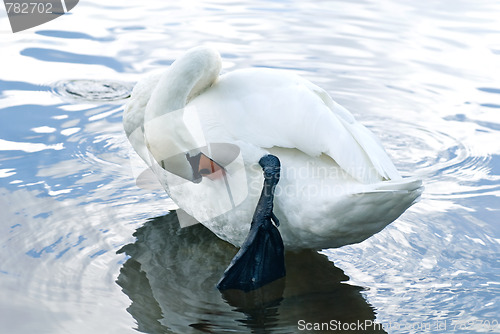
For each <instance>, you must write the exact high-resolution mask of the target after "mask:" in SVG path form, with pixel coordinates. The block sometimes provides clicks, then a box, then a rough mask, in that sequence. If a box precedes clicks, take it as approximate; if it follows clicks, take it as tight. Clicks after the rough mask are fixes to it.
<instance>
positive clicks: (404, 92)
mask: <svg viewBox="0 0 500 334" xmlns="http://www.w3.org/2000/svg"><path fill="white" fill-rule="evenodd" d="M207 42H209V43H212V44H213V45H214V46H215V47H217V48H218V49H219V50H220V52H221V54H222V56H223V59H224V66H223V67H224V68H223V71H224V72H227V71H230V70H234V69H239V68H245V67H252V66H259V67H272V68H280V69H284V70H287V71H291V72H293V73H296V74H299V75H302V76H304V77H305V78H307V79H309V80H311V81H312V82H314V83H316V84H318V85H320V86H322V87H323V88H325V89H326V90H327V91H328V92H329V93H330V94H331V95H332V97H333V98H334V99H335V100H337V101H338V102H339V103H340V104H342V105H344V106H345V107H347V108H348V109H349V110H351V112H352V113H353V114H354V115H355V116H356V117H357V119H358V120H360V121H361V122H362V123H363V124H365V125H366V126H368V127H369V128H370V129H371V130H372V131H373V132H374V133H376V134H377V136H379V137H380V139H381V141H382V142H383V144H384V146H385V148H386V150H387V151H388V153H389V154H390V156H391V157H392V158H393V160H394V161H395V163H396V165H397V167H398V168H399V169H400V170H401V171H402V173H403V174H404V175H406V176H409V175H418V176H420V177H421V178H422V179H423V180H424V183H425V187H426V191H425V193H424V195H423V196H422V199H421V201H420V203H418V204H417V205H415V206H413V207H412V208H411V209H410V210H408V211H407V212H406V213H405V214H404V215H403V216H402V217H400V218H399V219H398V220H397V221H395V222H394V223H393V224H391V225H390V226H388V227H387V228H386V229H385V230H383V231H382V232H381V233H379V234H377V235H376V236H374V237H372V238H370V239H368V240H367V241H364V242H363V243H361V244H358V245H352V246H347V247H343V248H341V249H335V250H324V251H322V252H321V253H320V254H318V253H314V252H305V253H301V254H294V255H289V256H287V270H288V275H287V278H286V282H284V284H285V287H283V286H280V284H281V283H283V282H281V283H279V284H278V285H277V286H273V287H271V288H270V290H269V291H268V292H266V293H265V294H263V295H256V296H248V298H247V299H246V300H242V298H241V296H234V295H221V294H220V293H219V292H218V291H217V290H216V289H215V284H216V282H217V280H218V278H219V277H220V273H221V272H222V271H223V270H224V268H225V267H226V265H227V264H228V262H229V261H230V259H231V258H232V256H233V255H234V253H235V251H236V249H234V248H233V247H232V246H230V245H228V244H226V243H224V242H222V241H220V240H218V239H217V238H216V237H214V236H213V235H212V234H211V233H210V232H208V231H207V230H205V229H204V228H203V227H202V226H194V227H191V228H186V229H182V230H180V229H179V227H178V223H177V218H176V215H175V213H172V214H168V208H169V207H170V205H171V203H169V201H168V198H167V196H166V195H165V194H164V193H163V192H162V191H161V190H158V189H156V188H155V189H149V190H146V189H141V188H138V187H137V186H136V184H135V179H134V177H135V176H137V175H138V173H140V171H141V168H140V165H139V167H138V165H137V160H136V157H135V156H134V155H133V153H132V151H131V147H130V146H129V144H128V142H127V140H126V137H125V135H124V133H123V130H122V126H121V115H122V110H123V107H122V105H123V103H124V102H125V101H126V98H127V96H128V94H129V92H130V89H131V87H132V86H133V84H134V83H135V82H136V81H137V80H138V78H139V77H140V76H141V74H143V73H145V72H148V71H152V70H155V69H159V68H162V67H164V66H167V65H168V64H170V63H171V62H172V61H173V60H174V59H175V58H176V57H177V56H179V55H180V54H181V53H182V52H183V51H185V50H186V49H188V48H190V47H193V46H197V45H200V44H203V43H207ZM0 45H1V49H0V50H1V51H0V55H1V63H0V117H1V122H0V205H1V211H0V217H1V220H0V231H1V232H0V249H1V252H0V254H1V261H0V297H1V298H0V315H1V317H0V332H2V333H92V332H93V333H134V332H137V331H140V332H145V333H170V332H173V333H198V332H213V333H221V332H224V331H228V332H229V331H231V332H237V333H239V332H242V333H250V332H255V333H297V332H301V331H300V329H301V327H300V321H301V320H303V321H304V322H307V323H310V324H312V323H325V322H328V323H330V321H331V320H332V321H337V324H338V321H340V322H342V323H347V324H351V323H355V322H357V321H359V322H362V323H364V322H365V321H368V322H370V321H374V322H376V323H378V324H381V325H383V328H382V326H379V327H378V328H376V329H377V330H374V332H380V333H383V332H388V333H410V332H436V333H443V332H464V333H477V332H496V333H500V327H499V325H498V321H500V316H499V314H500V300H499V292H500V277H499V273H500V256H499V254H500V225H499V220H500V219H499V218H500V212H499V208H500V200H499V196H500V3H498V1H486V0H485V1H447V0H445V1H439V2H436V1H413V2H408V1H407V2H401V1H390V0H384V1H370V0H368V1H345V2H343V1H314V2H313V1H298V0H291V1H253V2H251V3H250V2H248V3H243V2H238V1H235V2H226V1H220V2H217V1H197V2H195V1H175V2H174V1H148V2H140V1H111V2H110V1H107V2H105V3H102V2H101V3H98V2H96V1H94V0H89V1H81V2H80V3H79V4H78V6H77V7H75V8H74V9H73V10H72V11H71V13H70V14H68V15H64V16H63V17H61V18H58V19H56V20H54V21H51V22H49V23H47V24H45V25H42V26H39V27H37V28H33V29H31V30H28V31H26V32H21V33H16V34H12V33H11V32H10V27H9V24H8V20H7V18H6V16H5V12H4V11H3V9H2V10H0ZM283 289H284V290H283ZM276 293H278V294H280V293H283V299H282V300H281V301H280V302H278V303H276V302H274V303H273V302H272V300H273V294H276ZM443 326H444V327H443ZM330 329H333V328H330ZM302 332H306V331H302ZM311 332H316V331H311ZM318 332H319V331H318ZM332 332H335V331H333V330H332ZM340 332H348V331H340Z"/></svg>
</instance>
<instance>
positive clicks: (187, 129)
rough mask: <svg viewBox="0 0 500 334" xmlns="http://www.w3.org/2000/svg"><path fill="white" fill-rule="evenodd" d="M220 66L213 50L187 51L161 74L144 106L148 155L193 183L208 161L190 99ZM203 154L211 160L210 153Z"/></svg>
mask: <svg viewBox="0 0 500 334" xmlns="http://www.w3.org/2000/svg"><path fill="white" fill-rule="evenodd" d="M220 69H221V59H220V55H219V53H218V52H217V51H215V50H214V49H212V48H209V47H197V48H193V49H191V50H189V51H187V52H186V53H185V54H184V55H182V56H181V57H179V58H178V59H177V60H175V61H174V62H173V63H172V65H171V66H170V67H169V68H168V69H167V70H166V71H165V72H164V73H163V74H162V75H161V77H160V78H159V79H158V81H157V82H156V83H155V85H154V88H153V91H152V93H151V96H150V98H149V100H148V102H147V105H146V107H145V112H144V142H145V144H146V147H147V149H148V151H149V153H150V155H151V156H152V158H153V159H154V160H156V162H157V163H158V164H159V165H160V166H161V167H163V169H165V170H167V171H169V172H171V173H173V174H175V175H177V176H180V177H182V178H184V179H186V180H190V181H192V182H195V183H199V182H200V181H201V176H203V173H201V174H200V171H202V172H203V170H205V169H206V167H204V165H206V164H210V163H209V161H205V160H206V159H203V158H204V157H203V156H200V155H199V153H200V152H203V151H202V150H201V148H202V147H206V146H207V145H208V143H207V142H206V140H205V136H204V133H203V127H202V126H201V123H200V122H199V120H198V117H197V111H196V108H190V105H189V102H190V101H191V99H193V98H194V97H196V96H198V95H200V94H202V93H203V92H204V91H205V90H207V89H208V88H210V87H211V86H212V85H213V84H214V83H215V82H216V80H217V78H218V76H219V72H220ZM204 154H205V158H206V156H210V157H211V158H208V159H209V160H210V161H213V155H212V154H207V152H204ZM198 166H201V167H198ZM216 167H217V166H215V167H214V168H213V169H217V168H216Z"/></svg>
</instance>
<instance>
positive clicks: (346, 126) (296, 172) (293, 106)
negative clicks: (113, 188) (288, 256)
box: [124, 47, 422, 249]
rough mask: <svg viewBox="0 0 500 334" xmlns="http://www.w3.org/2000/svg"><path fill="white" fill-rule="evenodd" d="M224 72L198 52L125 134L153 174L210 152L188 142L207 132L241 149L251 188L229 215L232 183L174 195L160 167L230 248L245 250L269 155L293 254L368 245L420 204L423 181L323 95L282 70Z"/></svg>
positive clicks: (138, 99) (143, 99) (136, 100)
mask: <svg viewBox="0 0 500 334" xmlns="http://www.w3.org/2000/svg"><path fill="white" fill-rule="evenodd" d="M219 69H220V58H219V56H218V53H216V51H214V50H212V49H210V48H203V47H202V48H196V49H193V50H190V51H188V53H187V54H186V55H185V56H183V57H181V58H180V60H178V61H176V62H174V64H173V65H172V66H171V68H169V69H168V70H167V71H166V72H165V73H164V74H162V75H161V76H158V75H155V76H150V77H148V78H146V79H144V80H143V81H141V82H139V83H138V84H137V86H136V87H135V88H134V91H133V93H132V96H131V99H130V102H129V103H128V105H127V107H126V109H125V114H124V127H125V130H126V132H127V135H128V136H129V139H130V141H131V143H132V145H133V147H134V149H135V150H136V151H137V152H138V153H139V155H141V157H142V158H143V159H144V160H145V161H146V162H147V163H148V164H150V165H156V163H157V162H158V163H159V162H160V160H162V159H165V157H168V156H169V155H173V154H174V152H180V151H181V152H182V151H185V150H187V149H188V148H187V147H188V146H189V144H190V143H191V142H192V143H191V144H192V145H193V147H192V148H195V147H197V146H199V145H200V144H199V140H197V142H196V143H194V139H192V137H191V136H186V133H191V134H192V135H193V136H196V135H199V134H198V132H200V131H201V132H202V134H203V139H204V140H205V141H206V143H229V144H235V145H237V146H238V147H239V148H240V150H241V159H242V160H241V164H242V167H241V168H242V169H241V168H240V169H238V170H240V171H244V173H243V174H241V172H240V173H239V174H238V175H239V176H238V177H240V179H239V180H240V181H241V175H244V181H243V184H242V183H241V182H240V183H238V189H240V188H241V189H242V188H245V189H244V194H245V196H244V197H243V199H242V200H241V201H238V202H237V203H236V205H235V206H234V203H233V209H230V210H229V209H227V208H226V209H224V210H222V209H221V208H223V207H224V206H223V205H222V204H221V197H223V194H221V191H223V189H226V188H227V186H228V183H227V182H228V181H227V180H226V183H225V185H226V188H224V184H223V183H221V182H222V181H220V182H219V184H217V182H215V181H214V182H212V181H210V180H205V178H204V179H203V181H202V182H201V184H200V185H192V184H188V183H186V184H184V185H183V186H182V187H183V188H182V189H181V188H179V187H178V188H176V189H177V190H173V189H171V187H170V188H169V186H171V184H170V185H169V184H168V183H169V181H168V180H167V179H168V177H162V175H161V174H162V173H163V170H161V169H159V168H158V166H156V172H157V175H158V176H159V178H160V181H161V182H162V183H163V185H164V187H165V189H166V190H167V191H168V192H169V194H170V196H171V197H172V199H173V200H174V201H175V202H176V204H177V205H178V206H179V207H180V208H181V209H183V210H184V211H185V212H186V213H187V214H189V215H191V216H192V217H194V218H195V219H197V220H198V221H200V222H201V223H202V224H204V225H205V226H207V227H208V228H209V229H211V230H212V231H213V232H214V233H215V234H217V235H218V236H219V237H221V238H222V239H224V240H227V241H229V242H231V243H233V244H235V245H237V246H239V245H241V243H242V242H243V240H244V239H245V237H246V234H247V232H248V229H249V227H250V221H251V218H252V215H253V211H254V209H255V205H256V203H257V200H258V198H259V195H260V191H261V186H262V171H261V170H260V168H258V164H257V162H258V160H259V158H260V157H262V156H263V155H264V154H267V153H271V154H275V155H276V156H278V157H279V158H280V160H281V163H282V173H281V179H280V182H279V184H278V187H277V189H276V195H275V209H274V211H275V213H276V215H277V217H278V218H279V219H280V222H281V226H280V232H281V234H282V237H283V240H284V243H285V246H286V247H288V248H313V249H320V248H328V247H340V246H343V245H346V244H351V243H356V242H361V241H363V240H365V239H366V238H368V237H370V236H371V235H373V234H374V233H377V232H379V231H380V230H382V229H383V228H384V227H385V226H386V225H388V224H389V223H391V222H392V221H394V220H395V219H396V218H397V217H399V216H400V215H401V214H402V213H403V212H404V211H405V210H406V209H407V208H408V207H409V206H411V205H412V204H413V203H414V202H415V201H416V200H418V198H419V196H420V194H421V192H422V186H421V181H420V180H415V179H402V178H401V176H400V175H399V173H398V171H397V170H396V168H395V167H394V164H393V163H392V161H391V160H390V158H389V157H388V155H387V154H386V152H385V151H384V149H383V147H382V146H381V144H380V142H379V141H378V139H377V138H375V136H374V135H373V134H372V133H371V132H370V131H369V130H368V129H367V128H366V127H364V126H363V125H361V124H360V123H358V122H357V121H356V120H355V119H354V117H353V116H352V115H351V114H350V113H349V111H347V110H346V109H345V108H343V107H342V106H340V105H338V104H337V103H335V102H334V101H333V100H332V99H331V97H330V96H329V95H328V94H327V93H326V92H325V91H324V90H323V89H321V88H319V87H317V86H316V85H314V84H312V83H310V82H309V81H307V80H305V79H303V78H300V77H298V76H296V75H292V74H289V73H286V72H283V71H278V70H272V69H262V68H255V69H246V70H239V71H234V72H231V73H228V74H225V75H222V76H220V77H218V75H217V73H218V71H219ZM200 77H202V78H201V79H200ZM183 106H184V108H183V109H182V107H183ZM179 108H181V109H180V110H181V114H180V115H182V116H179V117H182V118H179V117H177V116H176V117H177V118H176V119H175V120H173V119H172V118H171V117H170V115H174V113H171V114H169V113H170V112H172V111H173V110H178V109H179ZM165 115H166V116H165ZM190 115H191V116H190ZM169 117H170V118H169ZM172 117H173V116H172ZM145 119H146V120H149V121H146V122H145V121H144V120H145ZM145 123H146V124H145ZM152 124H153V125H154V126H152ZM149 128H150V129H153V128H154V131H153V130H148V129H149ZM138 129H139V130H138ZM141 129H142V130H141ZM195 129H198V130H195ZM200 129H201V130H200ZM143 131H145V133H143ZM134 132H135V133H136V135H133V133H134ZM137 133H139V135H137ZM182 134H184V135H182ZM145 137H146V138H147V140H146V139H145ZM193 138H194V137H193ZM146 142H147V143H148V144H147V145H146ZM147 146H149V147H150V150H149V152H148V148H147ZM152 147H154V149H152V150H151V148H152ZM155 160H156V161H155ZM235 161H236V160H235ZM152 167H154V166H152ZM234 175H236V174H234ZM170 179H172V178H171V177H170ZM230 181H231V180H230ZM179 182H180V181H179ZM181 183H182V182H180V183H179V184H181ZM179 189H180V190H179ZM233 190H234V189H233ZM240 193H243V192H242V191H240ZM207 194H210V195H207ZM217 210H222V211H221V212H219V211H217ZM207 212H218V214H216V215H215V214H214V215H213V216H210V215H209V216H207ZM207 217H208V218H207Z"/></svg>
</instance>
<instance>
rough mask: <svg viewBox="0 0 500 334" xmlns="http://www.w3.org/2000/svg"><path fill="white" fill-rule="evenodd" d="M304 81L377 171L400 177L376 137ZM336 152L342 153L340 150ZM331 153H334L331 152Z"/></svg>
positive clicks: (317, 88) (316, 87) (388, 177)
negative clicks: (335, 117)
mask: <svg viewBox="0 0 500 334" xmlns="http://www.w3.org/2000/svg"><path fill="white" fill-rule="evenodd" d="M306 83H307V84H308V86H309V88H310V89H311V91H313V92H314V93H315V94H316V95H317V96H318V97H319V98H321V100H322V101H323V102H324V103H325V104H326V105H327V106H328V108H329V109H330V110H331V111H332V112H333V114H334V115H336V116H337V117H338V118H339V120H340V122H341V123H342V125H343V126H344V127H345V128H346V129H347V130H348V131H349V133H350V134H351V135H352V137H353V138H354V139H355V140H356V141H357V143H358V144H359V146H360V147H361V149H362V150H363V151H364V152H365V153H366V155H367V156H368V159H369V160H370V162H371V164H372V165H373V167H374V168H375V170H376V171H377V173H378V174H379V175H381V176H382V177H383V178H384V179H387V180H397V179H400V178H401V176H400V175H399V172H398V171H397V169H396V167H395V166H394V164H393V163H392V161H391V159H390V158H389V156H388V155H387V153H386V152H385V150H384V148H383V147H382V144H381V143H380V141H379V140H378V138H377V137H375V136H374V135H373V133H372V132H371V131H370V130H368V129H367V128H366V127H365V126H363V125H362V124H361V123H359V122H357V121H356V120H355V119H354V117H353V116H352V114H351V113H350V112H349V111H348V110H347V109H345V108H344V107H342V106H341V105H340V104H338V103H337V102H335V101H333V99H332V98H331V97H330V95H328V93H327V92H325V91H324V90H323V89H322V88H320V87H318V86H316V85H314V84H312V83H310V82H306ZM338 153H339V154H342V153H341V152H338ZM332 154H335V153H333V152H332ZM332 158H333V157H332Z"/></svg>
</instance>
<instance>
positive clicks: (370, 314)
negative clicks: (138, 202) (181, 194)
mask: <svg viewBox="0 0 500 334" xmlns="http://www.w3.org/2000/svg"><path fill="white" fill-rule="evenodd" d="M135 236H136V238H137V241H136V242H135V243H133V244H129V245H126V246H124V247H123V248H122V249H121V250H120V252H124V253H126V254H127V255H128V256H130V258H129V259H128V260H127V261H126V262H125V264H124V265H123V268H122V270H121V272H120V276H119V277H118V281H117V282H118V284H119V285H120V286H121V287H122V288H123V291H124V292H125V293H126V294H127V295H128V297H129V298H130V299H131V300H132V304H131V306H130V307H129V308H128V311H129V312H130V313H131V314H132V316H133V317H134V318H135V319H136V321H137V324H138V329H139V331H141V332H146V333H171V332H173V333H190V332H193V333H199V332H200V331H201V332H203V331H204V332H209V333H222V332H228V331H234V332H236V333H242V332H243V333H248V332H255V333H267V332H268V331H266V330H265V329H269V332H271V331H272V332H273V333H296V332H297V328H298V321H299V320H304V321H305V322H307V323H315V322H318V323H324V322H330V321H332V320H333V321H340V322H343V323H345V322H347V323H356V322H357V320H359V321H360V322H361V323H364V322H365V320H367V321H374V320H375V314H374V311H373V309H372V307H371V306H370V305H369V304H368V303H367V302H366V300H365V299H364V298H363V296H362V295H361V293H360V291H361V290H362V289H361V288H359V287H356V286H352V285H349V284H344V283H342V281H346V280H347V279H348V277H347V276H345V275H344V273H343V272H342V270H340V269H338V268H336V267H335V266H334V265H333V264H332V263H331V262H329V261H328V259H327V258H326V256H324V255H320V254H318V253H316V252H312V251H303V252H301V253H297V254H295V253H287V254H286V261H287V276H286V277H285V278H284V280H283V281H282V282H280V281H277V283H282V284H281V285H280V284H276V285H273V284H271V285H269V286H268V287H266V288H267V289H268V290H267V291H266V293H265V294H264V297H265V296H272V297H269V298H268V300H261V299H259V298H257V297H256V296H254V297H255V299H254V300H253V301H249V300H248V298H247V299H246V300H240V299H238V298H231V296H230V295H229V296H226V295H224V298H227V300H228V302H225V301H224V299H223V297H222V295H221V294H220V293H219V291H217V289H215V288H214V286H215V284H216V283H217V281H218V280H219V278H220V273H221V272H222V271H223V270H224V268H225V267H226V265H227V263H228V262H229V261H230V260H231V258H232V256H233V255H234V253H235V252H236V249H235V248H234V247H232V246H231V245H229V244H227V243H225V242H224V241H222V240H220V239H218V238H217V237H215V236H214V235H213V234H212V233H211V232H210V231H208V230H207V229H206V228H204V227H203V226H201V225H196V226H190V227H188V228H184V229H181V228H179V224H178V219H177V216H176V214H175V213H170V214H167V215H165V216H163V217H158V218H154V219H152V220H150V221H148V222H147V223H146V224H145V225H144V226H142V227H141V228H139V229H138V230H137V232H136V233H135ZM258 292H259V290H257V291H256V293H258ZM247 297H248V296H247ZM273 297H274V298H273ZM280 297H282V298H280ZM275 298H276V299H275ZM273 299H275V300H274V302H273ZM263 329H264V330H263ZM315 333H316V332H315ZM318 333H320V331H318ZM342 333H344V332H342ZM347 333H348V331H347ZM373 333H378V332H377V331H373ZM380 333H383V332H382V331H380Z"/></svg>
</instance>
